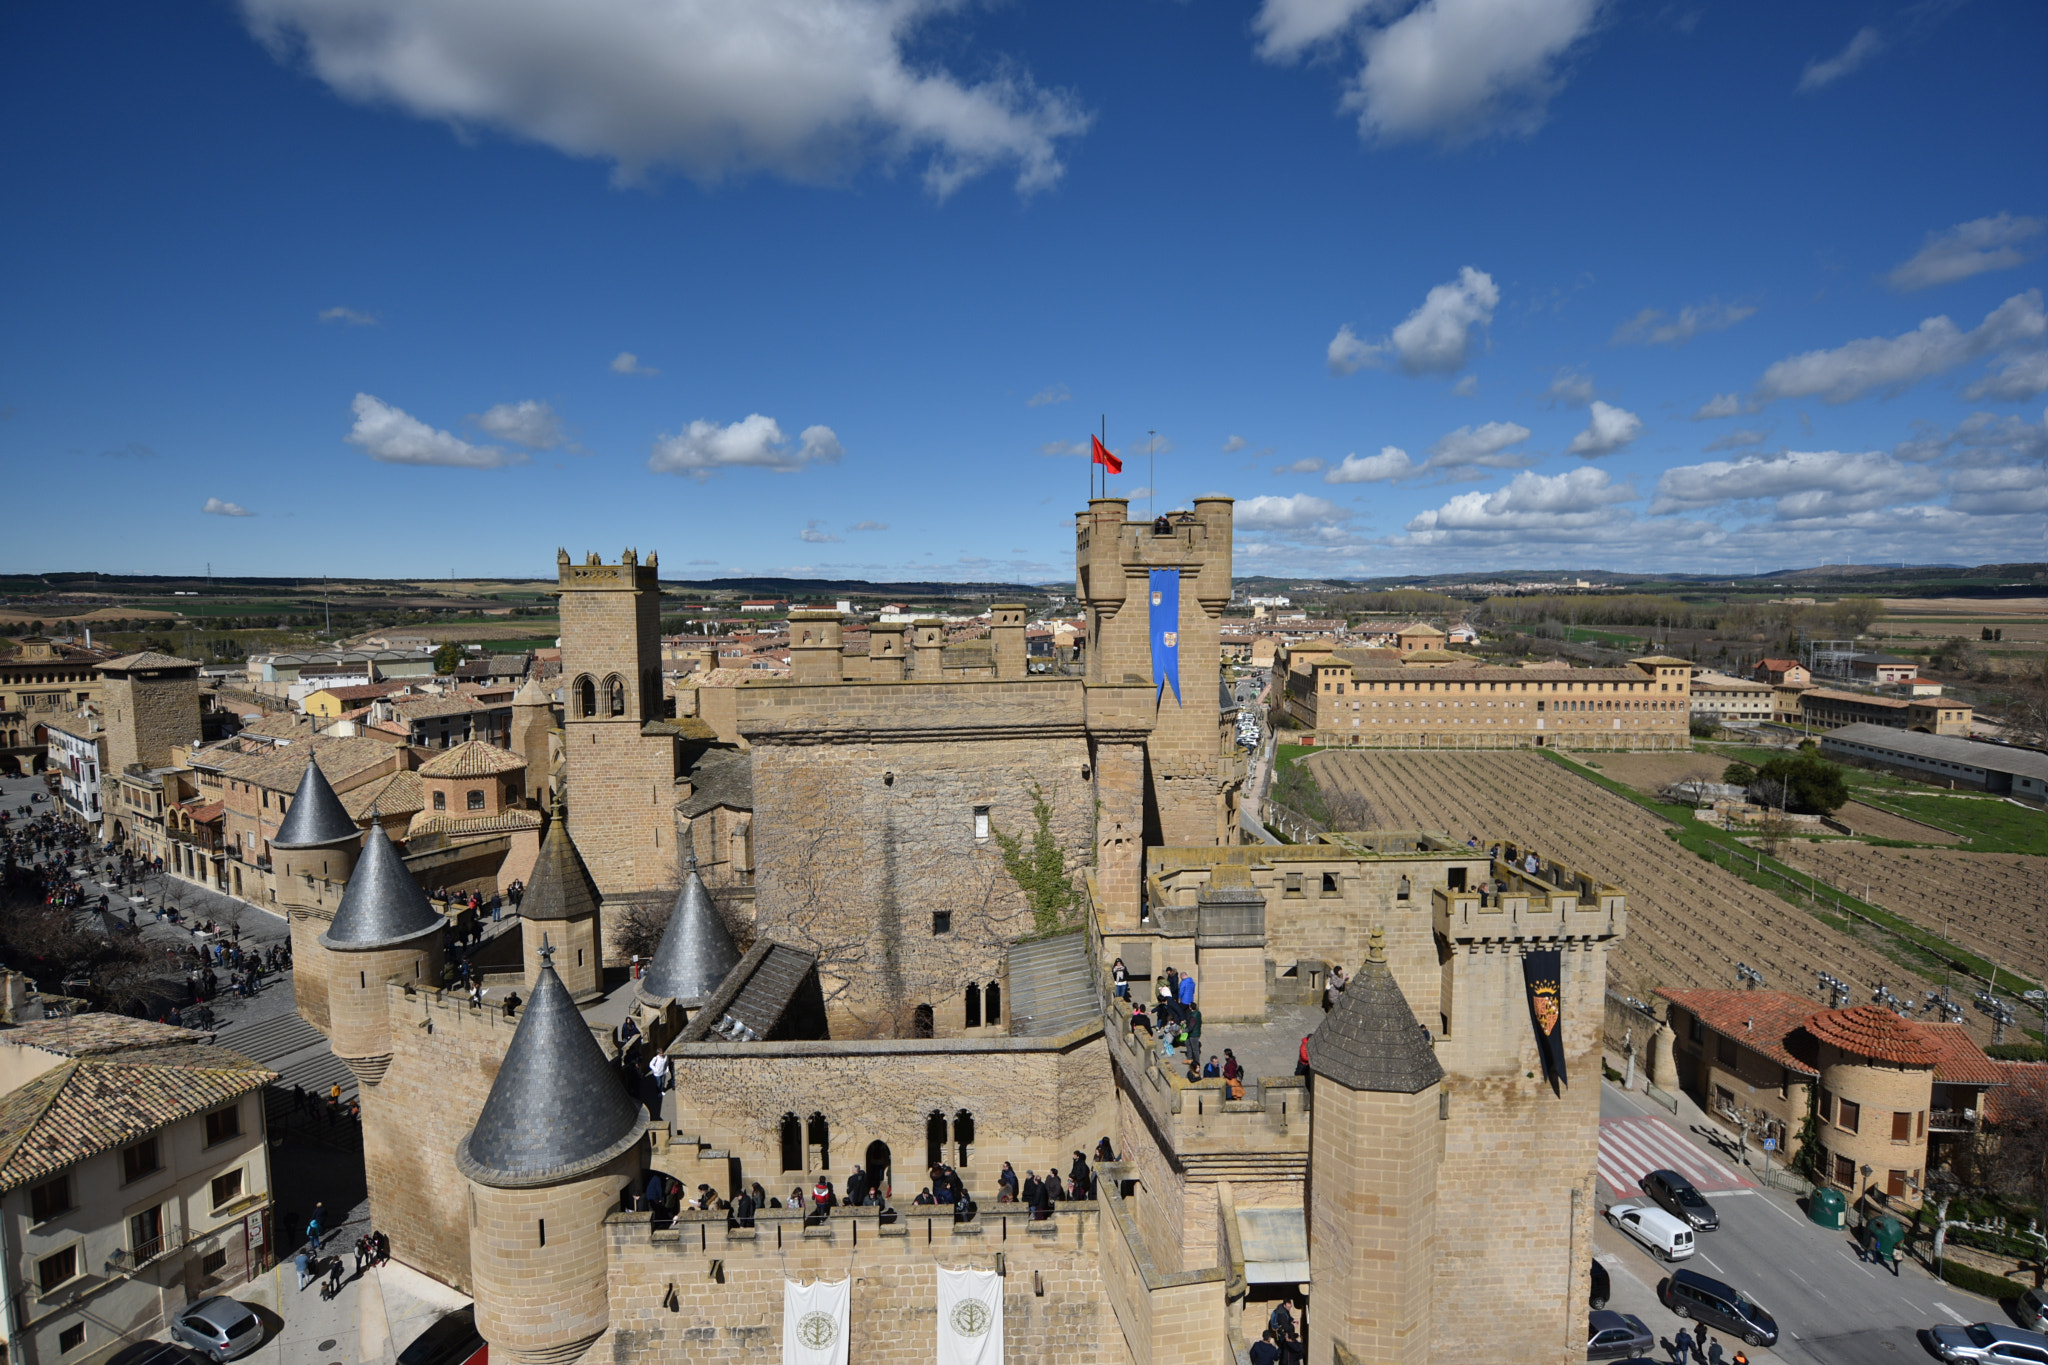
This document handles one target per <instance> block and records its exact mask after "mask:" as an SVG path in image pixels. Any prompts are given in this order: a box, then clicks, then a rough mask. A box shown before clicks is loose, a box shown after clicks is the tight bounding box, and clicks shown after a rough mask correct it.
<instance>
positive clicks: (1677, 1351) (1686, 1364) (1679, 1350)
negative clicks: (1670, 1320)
mask: <svg viewBox="0 0 2048 1365" xmlns="http://www.w3.org/2000/svg"><path fill="white" fill-rule="evenodd" d="M1671 1359H1672V1360H1673V1361H1674V1362H1676V1365H1690V1362H1691V1360H1692V1333H1690V1332H1688V1331H1686V1330H1685V1329H1684V1328H1683V1327H1681V1328H1679V1329H1678V1336H1677V1337H1676V1338H1675V1339H1674V1340H1673V1341H1672V1343H1671Z"/></svg>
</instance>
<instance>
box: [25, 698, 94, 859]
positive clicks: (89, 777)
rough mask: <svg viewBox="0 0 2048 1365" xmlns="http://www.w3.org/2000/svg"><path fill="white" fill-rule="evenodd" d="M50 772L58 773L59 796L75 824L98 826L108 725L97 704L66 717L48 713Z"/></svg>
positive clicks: (47, 765)
mask: <svg viewBox="0 0 2048 1365" xmlns="http://www.w3.org/2000/svg"><path fill="white" fill-rule="evenodd" d="M41 729H42V731H43V734H44V735H45V736H46V737H47V740H48V745H49V755H48V758H47V761H46V762H45V763H44V765H43V771H44V772H46V773H55V774H57V780H58V787H57V792H58V799H59V800H60V801H62V802H63V811H64V814H65V816H66V817H68V818H69V819H70V820H71V821H72V822H73V823H75V824H80V825H86V826H90V827H92V828H95V829H97V828H98V827H99V823H100V816H101V813H102V812H101V806H100V775H101V774H102V773H103V772H105V771H106V767H107V728H106V726H105V725H103V724H101V723H100V712H99V708H98V707H96V706H81V707H79V708H78V709H77V710H76V711H73V712H71V713H69V714H68V715H62V716H46V717H44V718H43V722H42V726H41Z"/></svg>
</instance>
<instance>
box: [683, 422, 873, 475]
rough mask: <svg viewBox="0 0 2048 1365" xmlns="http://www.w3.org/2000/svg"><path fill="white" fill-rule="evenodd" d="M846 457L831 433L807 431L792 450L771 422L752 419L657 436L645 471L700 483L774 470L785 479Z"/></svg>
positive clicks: (694, 425)
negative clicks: (723, 473) (726, 472)
mask: <svg viewBox="0 0 2048 1365" xmlns="http://www.w3.org/2000/svg"><path fill="white" fill-rule="evenodd" d="M844 453H845V452H844V451H843V450H842V449H841V448H840V445H839V438H838V436H836V435H834V434H833V431H832V428H830V427H824V426H814V427H805V428H804V429H803V431H802V433H801V434H800V435H799V436H798V438H797V441H796V444H795V445H794V446H792V445H791V444H790V441H789V439H788V438H787V437H786V436H784V435H783V434H782V427H781V426H780V425H779V424H777V422H776V421H775V419H774V418H772V417H763V416H762V415H761V414H760V413H758V412H756V413H751V414H749V415H748V416H746V417H744V418H742V419H741V420H740V421H737V422H734V423H732V424H731V425H730V426H723V427H722V426H720V425H718V423H716V422H705V421H696V422H692V423H690V425H689V426H687V427H685V428H684V429H683V430H682V432H681V433H679V434H678V435H675V436H665V435H664V436H657V437H655V439H654V453H653V454H652V455H650V456H649V457H648V459H647V467H648V468H649V469H651V470H653V471H654V472H655V473H657V474H688V475H689V476H690V477H692V478H694V479H696V480H698V481H699V482H702V481H703V480H705V479H708V478H710V477H711V475H713V474H714V473H716V472H718V471H719V470H722V469H772V470H775V471H776V472H778V473H783V474H788V473H793V472H795V471H796V470H799V469H803V468H804V467H806V466H808V465H814V464H832V463H835V462H836V461H837V460H838V459H839V457H840V456H841V455H842V454H844Z"/></svg>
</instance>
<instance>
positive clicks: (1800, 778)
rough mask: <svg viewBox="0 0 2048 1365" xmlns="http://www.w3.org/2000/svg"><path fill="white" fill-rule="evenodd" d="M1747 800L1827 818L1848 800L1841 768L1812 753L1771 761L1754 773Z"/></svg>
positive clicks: (1847, 788) (1846, 783)
mask: <svg viewBox="0 0 2048 1365" xmlns="http://www.w3.org/2000/svg"><path fill="white" fill-rule="evenodd" d="M1749 788H1750V797H1751V799H1752V800H1755V801H1756V802H1757V804H1759V805H1763V806H1782V807H1783V808H1784V809H1786V810H1796V811H1803V812H1808V813H1813V814H1819V815H1829V814H1832V813H1834V812H1835V811H1837V810H1840V809H1841V808H1842V807H1843V806H1844V805H1846V804H1847V803H1848V800H1849V784H1848V782H1847V780H1846V779H1844V778H1843V776H1842V770H1841V768H1840V767H1839V766H1838V765H1836V764H1833V763H1830V762H1828V761H1827V760H1826V759H1824V758H1822V757H1821V756H1820V755H1819V754H1816V753H1810V752H1809V753H1801V754H1797V755H1788V756H1786V757H1783V758H1774V759H1772V760H1770V761H1769V762H1768V763H1765V764H1764V765H1763V766H1762V767H1760V768H1758V769H1757V770H1756V776H1755V777H1754V778H1753V779H1751V781H1750V783H1749Z"/></svg>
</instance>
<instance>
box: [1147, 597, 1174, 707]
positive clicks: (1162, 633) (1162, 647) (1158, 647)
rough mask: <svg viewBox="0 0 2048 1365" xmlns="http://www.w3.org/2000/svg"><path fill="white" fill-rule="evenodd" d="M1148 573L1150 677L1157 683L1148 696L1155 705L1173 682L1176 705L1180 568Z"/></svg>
mask: <svg viewBox="0 0 2048 1365" xmlns="http://www.w3.org/2000/svg"><path fill="white" fill-rule="evenodd" d="M1151 572H1152V678H1153V681H1155V682H1156V683H1158V684H1159V687H1158V690H1157V691H1156V692H1154V694H1153V697H1152V702H1153V705H1155V706H1156V705H1158V704H1159V702H1160V701H1162V700H1163V699H1164V698H1165V696H1166V685H1167V684H1168V683H1172V684H1173V700H1174V703H1175V704H1176V705H1179V704H1180V570H1179V569H1154V570H1152V571H1151Z"/></svg>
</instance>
